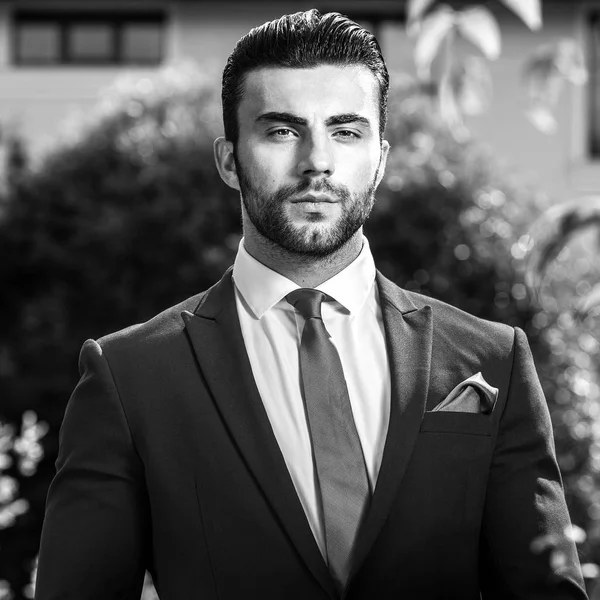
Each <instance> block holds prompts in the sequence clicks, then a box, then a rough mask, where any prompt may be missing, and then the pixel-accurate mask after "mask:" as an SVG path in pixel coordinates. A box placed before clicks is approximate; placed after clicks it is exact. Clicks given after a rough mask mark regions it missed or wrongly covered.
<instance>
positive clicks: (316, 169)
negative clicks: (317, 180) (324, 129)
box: [298, 135, 335, 177]
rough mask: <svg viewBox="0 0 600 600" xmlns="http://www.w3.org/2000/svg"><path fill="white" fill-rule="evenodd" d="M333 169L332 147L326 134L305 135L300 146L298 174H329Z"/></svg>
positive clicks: (305, 175) (312, 175)
mask: <svg viewBox="0 0 600 600" xmlns="http://www.w3.org/2000/svg"><path fill="white" fill-rule="evenodd" d="M334 171H335V165H334V157H333V149H332V147H331V140H330V139H329V136H328V135H312V136H310V137H307V138H306V140H305V141H304V143H303V144H302V146H301V148H300V160H299V161H298V175H300V176H302V177H307V176H308V177H314V176H318V175H326V176H331V175H333V172H334Z"/></svg>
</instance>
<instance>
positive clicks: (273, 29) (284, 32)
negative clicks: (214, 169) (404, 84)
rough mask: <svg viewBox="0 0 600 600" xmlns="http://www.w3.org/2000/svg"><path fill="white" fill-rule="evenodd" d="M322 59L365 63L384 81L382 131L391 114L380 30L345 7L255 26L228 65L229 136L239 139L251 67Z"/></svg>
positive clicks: (224, 94) (300, 65)
mask: <svg viewBox="0 0 600 600" xmlns="http://www.w3.org/2000/svg"><path fill="white" fill-rule="evenodd" d="M322 64H329V65H340V66H345V65H363V66H365V67H367V68H368V69H369V70H370V71H371V72H372V73H373V74H374V75H375V77H376V78H377V81H378V83H379V133H380V136H381V137H383V131H384V129H385V122H386V118H387V96H388V89H389V74H388V71H387V68H386V66H385V62H384V60H383V56H382V53H381V48H380V47H379V44H378V43H377V40H376V39H375V36H374V35H373V34H372V33H370V32H369V31H367V30H366V29H364V28H362V27H361V26H360V25H358V24H357V23H355V22H354V21H352V20H350V19H349V18H348V17H345V16H344V15H341V14H339V13H327V14H325V15H321V13H320V12H319V11H318V10H316V9H312V10H308V11H306V12H298V13H294V14H291V15H284V16H283V17H281V18H279V19H276V20H274V21H269V22H267V23H264V24H263V25H261V26H260V27H255V28H254V29H252V30H251V31H250V32H249V33H247V34H246V35H245V36H244V37H242V38H241V39H240V40H239V41H238V43H237V44H236V46H235V48H234V49H233V52H232V53H231V55H230V56H229V58H228V60H227V64H226V65H225V69H224V70H223V82H222V83H223V87H222V90H221V98H222V102H223V125H224V127H225V137H226V138H227V140H229V141H231V142H233V143H234V144H235V143H236V142H237V139H238V130H239V128H238V120H237V109H238V106H239V104H240V102H241V99H242V94H243V91H244V81H245V78H246V75H247V74H248V73H249V72H250V71H254V70H256V69H260V68H263V67H282V68H292V69H307V68H311V67H317V66H319V65H322Z"/></svg>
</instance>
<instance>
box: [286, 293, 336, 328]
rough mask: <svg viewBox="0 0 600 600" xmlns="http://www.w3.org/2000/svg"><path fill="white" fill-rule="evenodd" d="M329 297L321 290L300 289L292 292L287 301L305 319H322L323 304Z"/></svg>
mask: <svg viewBox="0 0 600 600" xmlns="http://www.w3.org/2000/svg"><path fill="white" fill-rule="evenodd" d="M326 297H327V296H326V295H325V294H324V293H323V292H320V291H319V290H313V289H312V288H300V289H299V290H294V291H293V292H290V293H289V294H288V295H287V296H286V297H285V299H286V300H287V301H288V302H289V303H290V304H291V305H292V306H293V307H294V308H295V309H296V310H297V311H298V312H299V313H300V314H301V315H302V316H303V317H304V319H305V320H308V319H311V318H317V319H321V302H323V300H325V298H326Z"/></svg>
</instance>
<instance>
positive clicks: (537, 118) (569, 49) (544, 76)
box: [525, 39, 588, 133]
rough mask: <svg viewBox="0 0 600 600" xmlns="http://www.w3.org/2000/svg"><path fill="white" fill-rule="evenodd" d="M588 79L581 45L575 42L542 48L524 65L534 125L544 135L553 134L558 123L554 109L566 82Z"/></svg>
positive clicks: (567, 40) (529, 111)
mask: <svg viewBox="0 0 600 600" xmlns="http://www.w3.org/2000/svg"><path fill="white" fill-rule="evenodd" d="M587 79H588V74H587V70H586V68H585V64H584V57H583V51H582V49H581V46H580V45H579V44H578V43H577V42H576V41H575V40H572V39H563V40H560V41H559V42H558V43H555V44H550V45H544V46H540V47H539V48H538V49H537V50H536V51H535V52H534V54H533V56H532V57H531V58H530V59H529V61H528V62H527V63H526V65H525V82H526V85H527V88H528V94H529V100H530V108H529V110H528V112H527V116H528V118H529V119H530V120H531V122H532V123H533V124H534V125H535V126H536V127H537V128H538V129H539V130H540V131H543V132H544V133H554V132H555V131H556V129H557V123H556V120H555V119H554V115H553V110H554V108H555V107H556V105H557V104H558V101H559V99H560V95H561V93H562V91H563V89H564V86H565V83H566V82H569V83H572V84H574V85H582V84H584V83H585V82H586V81H587Z"/></svg>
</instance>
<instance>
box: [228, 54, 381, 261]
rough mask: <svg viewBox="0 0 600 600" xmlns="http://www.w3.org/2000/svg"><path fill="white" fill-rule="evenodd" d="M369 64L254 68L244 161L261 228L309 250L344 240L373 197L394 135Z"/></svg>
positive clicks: (245, 183) (250, 202) (242, 138)
mask: <svg viewBox="0 0 600 600" xmlns="http://www.w3.org/2000/svg"><path fill="white" fill-rule="evenodd" d="M378 102H379V92H378V84H377V80H376V78H375V76H374V75H373V74H372V73H371V72H370V71H369V70H368V69H367V68H365V67H361V66H350V67H338V66H330V65H323V66H319V67H316V68H313V69H283V68H264V69H260V70H257V71H253V72H251V73H249V74H248V76H247V78H246V81H245V85H244V93H243V97H242V101H241V103H240V106H239V108H238V124H239V137H238V142H237V144H236V148H235V165H236V171H237V179H238V184H239V189H240V192H241V195H242V200H243V204H244V208H245V211H246V214H247V217H248V218H249V220H250V222H251V223H252V224H253V225H254V227H255V228H256V230H257V231H258V232H259V233H260V234H261V235H262V236H264V237H266V238H267V239H269V240H271V241H272V242H274V243H275V244H276V245H278V246H280V247H282V248H285V249H286V250H288V251H290V252H293V253H296V254H302V255H307V256H324V255H327V254H330V253H331V252H333V251H335V250H337V249H338V248H340V247H342V246H343V245H344V244H345V243H346V242H347V241H348V240H349V239H350V238H351V237H352V236H353V235H354V234H355V233H356V232H357V231H358V229H359V228H360V227H361V226H362V225H363V223H364V222H365V220H366V219H367V217H368V216H369V213H370V212H371V208H372V207H373V202H374V192H375V189H376V187H377V185H378V184H379V181H380V179H381V176H382V175H383V169H384V167H385V159H386V157H387V150H388V144H387V142H381V141H380V139H379V105H378Z"/></svg>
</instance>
